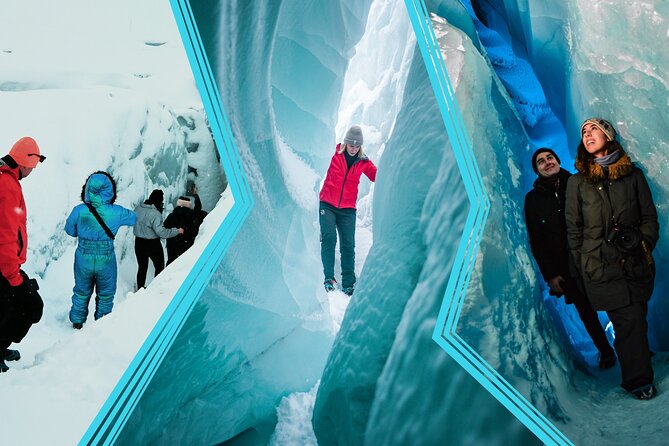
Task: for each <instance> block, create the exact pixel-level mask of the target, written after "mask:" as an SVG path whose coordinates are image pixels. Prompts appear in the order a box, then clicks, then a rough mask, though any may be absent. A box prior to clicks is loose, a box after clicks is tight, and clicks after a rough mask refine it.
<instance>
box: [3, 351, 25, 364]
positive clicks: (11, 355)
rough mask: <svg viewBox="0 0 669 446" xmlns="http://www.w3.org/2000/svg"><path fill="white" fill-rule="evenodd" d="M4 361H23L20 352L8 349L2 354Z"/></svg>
mask: <svg viewBox="0 0 669 446" xmlns="http://www.w3.org/2000/svg"><path fill="white" fill-rule="evenodd" d="M0 359H2V360H3V361H18V360H19V359H21V353H19V351H18V350H10V349H6V350H5V352H4V353H3V354H2V358H0Z"/></svg>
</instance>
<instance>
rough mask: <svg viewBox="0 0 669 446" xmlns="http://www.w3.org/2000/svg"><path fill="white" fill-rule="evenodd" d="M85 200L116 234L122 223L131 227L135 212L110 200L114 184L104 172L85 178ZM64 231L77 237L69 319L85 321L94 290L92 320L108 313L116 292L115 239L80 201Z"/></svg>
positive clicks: (77, 321) (75, 321) (78, 321)
mask: <svg viewBox="0 0 669 446" xmlns="http://www.w3.org/2000/svg"><path fill="white" fill-rule="evenodd" d="M83 197H84V202H85V203H90V204H91V205H93V207H94V208H95V209H96V210H97V211H98V214H100V217H102V220H103V221H104V222H105V224H106V225H107V226H108V227H109V229H110V230H111V232H112V233H113V234H114V235H116V233H117V232H118V230H119V228H120V227H121V226H132V225H134V224H135V221H136V220H137V217H136V215H135V213H134V212H132V211H131V210H129V209H126V208H124V207H121V206H118V205H116V204H112V203H113V199H114V198H115V186H114V185H113V184H112V180H111V179H110V178H109V177H108V176H107V175H105V174H103V173H94V174H93V175H91V176H90V177H89V178H88V180H87V181H86V185H85V187H84V192H83ZM65 232H67V234H68V235H71V236H72V237H78V238H79V243H78V245H77V251H76V253H75V255H74V282H75V285H74V289H73V290H72V291H73V292H74V294H73V295H72V309H71V310H70V321H71V322H72V323H73V324H76V323H84V322H86V317H87V316H88V303H89V301H90V299H91V296H92V295H93V287H95V290H96V298H95V315H94V317H95V319H96V320H97V319H100V318H101V317H102V316H104V315H106V314H109V313H111V311H112V307H113V305H114V294H116V254H115V253H114V240H112V239H111V238H109V236H108V235H107V234H106V233H105V231H104V229H102V226H100V223H99V222H98V221H97V219H96V218H95V216H94V215H93V214H92V213H91V212H90V211H89V210H88V207H87V206H86V204H84V203H82V204H79V205H77V206H75V207H74V209H72V212H71V213H70V216H69V217H67V222H66V223H65Z"/></svg>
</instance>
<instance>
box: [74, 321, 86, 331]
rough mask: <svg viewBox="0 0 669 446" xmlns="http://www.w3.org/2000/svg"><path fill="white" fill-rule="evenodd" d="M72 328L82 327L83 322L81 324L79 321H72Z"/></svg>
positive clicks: (78, 328)
mask: <svg viewBox="0 0 669 446" xmlns="http://www.w3.org/2000/svg"><path fill="white" fill-rule="evenodd" d="M72 328H74V329H75V330H81V329H82V328H84V324H82V323H81V322H74V323H73V324H72Z"/></svg>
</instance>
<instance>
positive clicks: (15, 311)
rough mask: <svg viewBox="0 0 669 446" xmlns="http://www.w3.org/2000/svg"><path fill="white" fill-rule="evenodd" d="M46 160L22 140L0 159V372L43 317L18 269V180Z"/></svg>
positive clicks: (21, 238) (33, 288) (21, 211)
mask: <svg viewBox="0 0 669 446" xmlns="http://www.w3.org/2000/svg"><path fill="white" fill-rule="evenodd" d="M45 159H46V157H45V156H42V155H41V154H40V150H39V147H38V146H37V143H36V142H35V140H34V139H32V138H30V137H24V138H21V139H19V140H18V141H17V142H16V143H15V144H14V146H12V148H11V150H10V151H9V154H8V155H6V156H4V157H2V158H0V372H6V371H7V370H8V369H9V368H8V367H7V364H6V363H5V361H16V360H18V359H20V358H21V355H20V354H19V352H18V350H10V349H9V348H8V347H9V346H10V345H11V344H12V342H20V341H21V340H22V339H23V337H24V336H25V335H26V334H27V333H28V330H29V329H30V326H31V325H32V324H35V323H37V322H39V320H40V319H41V318H42V310H43V307H44V304H43V302H42V299H41V297H40V296H39V294H38V293H37V288H38V287H37V282H36V281H35V280H34V279H29V278H28V276H27V275H26V274H25V273H24V272H23V271H22V270H21V265H22V264H24V263H25V261H26V251H27V250H28V234H27V233H26V203H25V201H24V200H23V190H22V189H21V184H20V183H19V180H21V179H23V178H25V177H27V176H28V175H30V172H32V170H33V169H34V168H35V166H37V164H38V163H41V162H42V161H44V160H45Z"/></svg>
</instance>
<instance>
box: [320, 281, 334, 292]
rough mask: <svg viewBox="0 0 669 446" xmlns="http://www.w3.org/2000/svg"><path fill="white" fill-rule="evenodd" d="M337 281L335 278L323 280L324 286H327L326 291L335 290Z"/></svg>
mask: <svg viewBox="0 0 669 446" xmlns="http://www.w3.org/2000/svg"><path fill="white" fill-rule="evenodd" d="M336 283H337V281H336V280H334V279H325V281H324V282H323V286H324V287H325V291H326V292H328V293H329V292H330V291H334V290H335V284H336Z"/></svg>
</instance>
